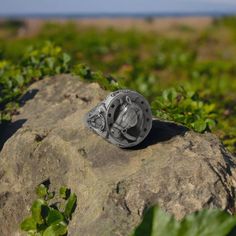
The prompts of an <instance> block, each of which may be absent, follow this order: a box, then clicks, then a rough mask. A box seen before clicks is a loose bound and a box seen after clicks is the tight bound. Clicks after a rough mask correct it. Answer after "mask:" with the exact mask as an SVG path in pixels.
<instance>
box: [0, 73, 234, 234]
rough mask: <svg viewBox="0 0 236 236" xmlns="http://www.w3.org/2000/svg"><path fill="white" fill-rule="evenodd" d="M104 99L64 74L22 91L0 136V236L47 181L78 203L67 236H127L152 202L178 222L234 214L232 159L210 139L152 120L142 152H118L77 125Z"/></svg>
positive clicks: (15, 226) (14, 229)
mask: <svg viewBox="0 0 236 236" xmlns="http://www.w3.org/2000/svg"><path fill="white" fill-rule="evenodd" d="M106 95H107V92H106V91H104V90H102V89H101V88H100V87H99V85H98V84H95V83H91V84H88V83H84V82H81V81H80V80H79V79H78V78H72V77H71V76H68V75H64V76H58V77H55V78H47V79H44V80H42V81H39V82H37V83H35V84H33V85H32V86H31V87H30V90H29V92H28V93H27V94H26V96H25V97H24V98H23V100H22V105H23V106H22V107H21V108H20V109H19V114H18V115H16V116H14V119H13V123H12V124H11V125H9V127H8V128H7V129H6V130H5V133H4V134H3V133H1V138H2V142H3V141H5V139H6V138H9V137H10V136H11V137H10V138H9V139H8V140H7V141H6V142H5V144H4V146H3V149H2V151H1V153H0V222H1V224H0V235H1V236H9V235H11V236H14V235H19V234H20V233H19V222H21V221H22V219H23V218H24V217H25V216H26V215H28V214H29V208H30V206H31V204H32V201H33V200H34V199H35V197H36V196H35V193H34V188H35V186H36V185H38V184H39V183H41V182H42V181H44V180H46V179H48V178H49V179H50V181H51V184H52V188H55V189H58V187H59V186H61V185H66V186H68V187H70V188H72V190H73V191H74V192H75V193H76V194H77V196H78V207H77V209H76V211H75V213H74V215H73V219H72V222H71V223H70V226H69V235H83V236H89V235H90V236H98V235H102V236H106V235H109V236H110V235H112V236H115V235H122V236H125V235H129V233H130V231H131V230H132V228H133V227H135V226H136V225H137V224H138V223H139V222H140V219H141V217H142V215H143V213H144V211H145V210H146V209H147V208H148V207H149V206H151V205H153V204H156V203H158V204H159V205H160V206H161V207H162V208H163V209H165V210H166V211H167V212H169V213H171V214H174V215H175V216H176V218H178V219H180V218H182V217H183V216H184V215H185V214H188V213H190V212H193V211H195V210H198V209H201V208H210V207H217V208H222V209H225V210H227V211H229V212H233V211H234V207H235V187H236V182H235V180H236V172H235V166H236V162H235V158H234V157H233V156H231V155H230V154H228V153H227V152H226V151H225V149H224V148H223V146H222V145H221V143H220V142H219V140H218V139H217V138H216V137H215V136H213V135H212V134H203V135H202V134H197V133H194V132H192V131H187V130H186V129H185V128H184V127H181V126H178V125H176V124H173V123H167V122H163V121H159V120H153V128H152V130H151V133H150V135H149V136H148V137H147V139H146V140H145V141H144V143H142V145H140V146H139V147H136V148H133V149H120V148H118V147H116V146H114V145H112V144H110V143H108V142H106V141H105V140H103V139H102V138H101V137H99V136H97V135H96V134H94V133H92V132H91V131H90V130H88V129H87V128H86V127H85V126H84V122H83V116H84V114H85V113H86V112H87V111H88V110H89V109H91V108H92V107H94V106H95V105H96V104H97V103H98V102H99V101H101V100H102V99H104V98H105V96H106ZM30 96H31V97H33V96H34V98H33V99H31V100H29V101H26V100H27V98H28V97H30ZM21 126H22V127H21ZM20 127H21V128H20ZM17 129H18V130H17ZM14 132H15V134H14V135H13V133H14Z"/></svg>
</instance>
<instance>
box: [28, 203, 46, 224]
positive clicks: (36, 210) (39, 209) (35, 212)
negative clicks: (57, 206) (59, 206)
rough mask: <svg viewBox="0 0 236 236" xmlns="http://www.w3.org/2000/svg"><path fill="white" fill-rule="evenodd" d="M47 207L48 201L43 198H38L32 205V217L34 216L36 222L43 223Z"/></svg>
mask: <svg viewBox="0 0 236 236" xmlns="http://www.w3.org/2000/svg"><path fill="white" fill-rule="evenodd" d="M44 207H47V205H46V202H45V201H44V200H42V199H37V200H36V201H34V203H33V205H32V207H31V212H32V217H33V218H34V220H35V222H36V223H38V224H42V223H43V216H42V213H43V208H44Z"/></svg>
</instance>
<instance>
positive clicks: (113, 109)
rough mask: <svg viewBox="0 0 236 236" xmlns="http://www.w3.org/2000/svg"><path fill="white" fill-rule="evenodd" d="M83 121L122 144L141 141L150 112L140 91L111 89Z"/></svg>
mask: <svg viewBox="0 0 236 236" xmlns="http://www.w3.org/2000/svg"><path fill="white" fill-rule="evenodd" d="M85 121H86V125H87V126H88V127H89V128H90V129H91V130H93V131H95V132H96V133H97V134H98V135H100V136H102V137H103V138H105V139H106V140H108V141H109V142H110V143H113V144H115V145H117V146H119V147H121V148H127V147H133V146H136V145H138V144H139V143H141V142H142V141H143V140H144V139H145V137H146V136H147V135H148V133H149V131H150V130H151V128H152V112H151V108H150V105H149V103H148V102H147V100H146V99H145V98H144V97H143V96H142V95H141V94H139V93H137V92H135V91H132V90H128V89H124V90H117V91H115V92H112V93H111V94H109V95H108V96H107V98H106V99H105V100H104V101H102V102H101V103H99V104H98V105H97V106H96V107H94V108H93V109H92V110H90V111H89V112H88V113H87V114H86V116H85Z"/></svg>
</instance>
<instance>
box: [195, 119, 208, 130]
mask: <svg viewBox="0 0 236 236" xmlns="http://www.w3.org/2000/svg"><path fill="white" fill-rule="evenodd" d="M206 127H207V124H206V121H204V120H202V119H199V120H197V121H195V122H194V123H193V129H194V130H195V131H197V132H200V133H201V132H203V131H205V129H206Z"/></svg>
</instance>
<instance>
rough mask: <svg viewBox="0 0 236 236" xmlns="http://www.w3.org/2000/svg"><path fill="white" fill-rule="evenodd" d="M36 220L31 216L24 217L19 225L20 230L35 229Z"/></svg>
mask: <svg viewBox="0 0 236 236" xmlns="http://www.w3.org/2000/svg"><path fill="white" fill-rule="evenodd" d="M36 226H37V224H36V222H35V220H34V218H33V217H29V218H26V219H25V220H24V221H23V222H22V223H21V225H20V228H21V230H24V231H30V230H36Z"/></svg>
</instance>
